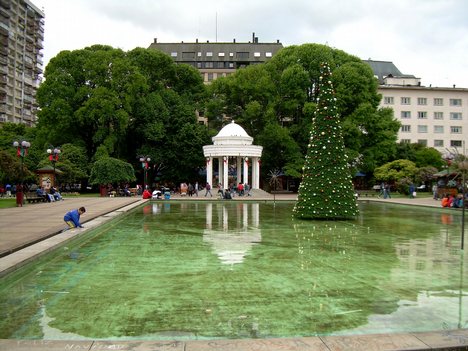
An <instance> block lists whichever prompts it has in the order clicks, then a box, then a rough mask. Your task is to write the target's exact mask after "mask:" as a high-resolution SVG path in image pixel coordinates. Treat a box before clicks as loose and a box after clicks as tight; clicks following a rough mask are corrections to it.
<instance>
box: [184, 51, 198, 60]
mask: <svg viewBox="0 0 468 351" xmlns="http://www.w3.org/2000/svg"><path fill="white" fill-rule="evenodd" d="M194 58H195V53H194V52H183V53H182V59H185V60H187V59H194Z"/></svg>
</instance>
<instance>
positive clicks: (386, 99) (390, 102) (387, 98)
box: [384, 96, 393, 105]
mask: <svg viewBox="0 0 468 351" xmlns="http://www.w3.org/2000/svg"><path fill="white" fill-rule="evenodd" d="M384 104H385V105H393V96H385V97H384Z"/></svg>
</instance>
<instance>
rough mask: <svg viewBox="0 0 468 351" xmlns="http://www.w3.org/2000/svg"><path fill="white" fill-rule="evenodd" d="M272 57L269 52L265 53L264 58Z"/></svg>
mask: <svg viewBox="0 0 468 351" xmlns="http://www.w3.org/2000/svg"><path fill="white" fill-rule="evenodd" d="M272 56H273V54H272V53H271V52H268V51H267V52H266V53H265V57H272Z"/></svg>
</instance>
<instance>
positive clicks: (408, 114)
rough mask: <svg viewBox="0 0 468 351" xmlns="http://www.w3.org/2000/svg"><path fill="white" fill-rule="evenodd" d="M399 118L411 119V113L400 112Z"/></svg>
mask: <svg viewBox="0 0 468 351" xmlns="http://www.w3.org/2000/svg"><path fill="white" fill-rule="evenodd" d="M401 118H402V119H408V118H411V111H401Z"/></svg>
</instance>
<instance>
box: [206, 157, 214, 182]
mask: <svg viewBox="0 0 468 351" xmlns="http://www.w3.org/2000/svg"><path fill="white" fill-rule="evenodd" d="M206 182H207V183H210V185H211V186H213V159H212V158H211V157H207V158H206Z"/></svg>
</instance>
